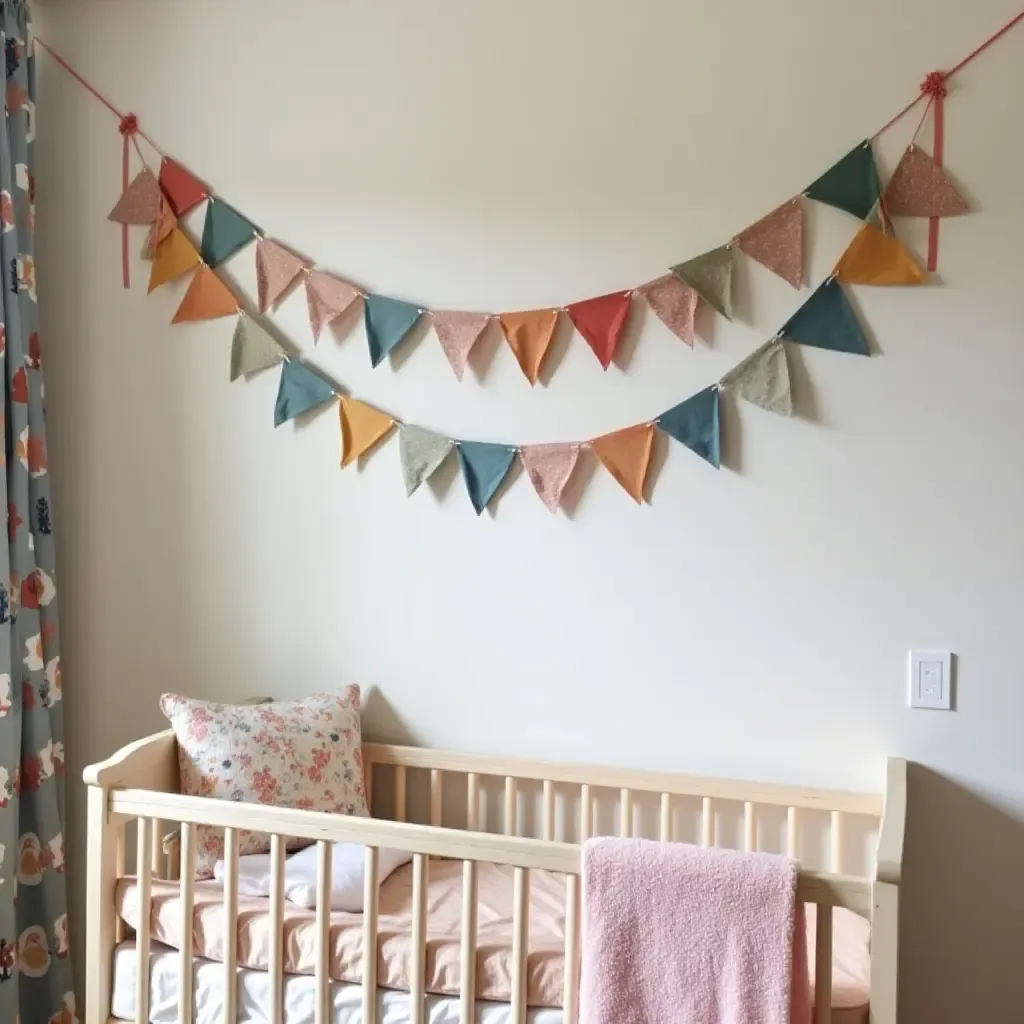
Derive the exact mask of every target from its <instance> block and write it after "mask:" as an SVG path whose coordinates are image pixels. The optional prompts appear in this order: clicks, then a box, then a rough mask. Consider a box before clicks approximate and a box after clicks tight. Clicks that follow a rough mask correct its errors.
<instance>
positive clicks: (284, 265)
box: [256, 237, 308, 313]
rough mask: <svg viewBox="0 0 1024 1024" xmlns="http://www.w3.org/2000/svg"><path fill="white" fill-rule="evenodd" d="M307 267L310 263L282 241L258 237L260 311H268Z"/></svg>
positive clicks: (257, 274)
mask: <svg viewBox="0 0 1024 1024" xmlns="http://www.w3.org/2000/svg"><path fill="white" fill-rule="evenodd" d="M307 267H308V264H307V263H306V261H305V260H304V259H303V258H302V257H301V256H296V255H295V253H293V252H292V251H291V250H290V249H286V248H285V247H284V246H283V245H281V243H280V242H273V241H271V240H270V239H269V238H262V237H261V238H259V239H257V241H256V289H257V292H258V294H259V306H260V312H261V313H266V311H267V310H268V309H270V307H271V306H272V305H273V304H274V303H275V302H277V300H278V299H280V298H281V296H282V295H284V293H285V292H286V291H288V289H289V287H290V286H291V284H292V282H293V281H294V280H295V278H297V277H298V276H299V274H301V273H303V271H305V270H306V269H307Z"/></svg>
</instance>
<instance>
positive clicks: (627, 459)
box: [590, 423, 654, 505]
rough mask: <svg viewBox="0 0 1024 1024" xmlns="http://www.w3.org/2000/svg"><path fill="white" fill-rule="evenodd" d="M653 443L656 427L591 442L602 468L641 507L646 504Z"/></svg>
mask: <svg viewBox="0 0 1024 1024" xmlns="http://www.w3.org/2000/svg"><path fill="white" fill-rule="evenodd" d="M653 442H654V424H653V423H639V424H637V425H636V426H635V427H626V428H625V429H624V430H616V431H614V432H613V433H611V434H605V435H604V436H602V437H597V438H594V440H593V441H591V442H590V446H591V448H593V450H594V454H595V455H596V456H597V457H598V459H599V460H600V461H601V465H602V466H604V468H605V469H607V470H608V472H609V473H611V475H612V476H613V477H615V479H616V480H617V481H618V482H619V484H620V486H621V487H622V488H623V489H624V490H625V492H626V493H627V494H628V495H629V496H630V497H631V498H632V499H633V500H634V501H635V502H636V503H637V504H638V505H639V504H640V503H641V502H642V501H643V500H644V481H645V480H646V479H647V467H648V466H649V465H650V462H651V446H652V444H653Z"/></svg>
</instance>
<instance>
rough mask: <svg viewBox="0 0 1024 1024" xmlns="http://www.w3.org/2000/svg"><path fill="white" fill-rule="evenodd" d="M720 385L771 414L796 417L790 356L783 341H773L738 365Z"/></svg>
mask: <svg viewBox="0 0 1024 1024" xmlns="http://www.w3.org/2000/svg"><path fill="white" fill-rule="evenodd" d="M720 385H721V387H722V388H723V389H724V390H729V391H734V392H735V393H736V394H737V395H739V396H740V398H742V399H744V400H746V401H748V402H750V403H751V404H752V405H757V406H760V407H761V408H762V409H767V410H768V411H769V412H774V413H778V414H779V415H780V416H792V415H793V392H792V384H791V382H790V377H789V357H788V356H787V354H786V345H785V342H783V341H782V339H781V338H772V340H771V341H767V342H765V343H764V344H763V345H762V346H761V347H760V348H759V349H758V350H757V351H756V352H753V353H751V354H750V355H749V356H747V358H746V359H744V360H743V362H741V363H737V364H736V366H734V367H733V368H732V369H731V370H730V371H729V372H728V373H727V374H726V375H725V376H724V377H723V378H722V380H721V382H720Z"/></svg>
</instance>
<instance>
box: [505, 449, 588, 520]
mask: <svg viewBox="0 0 1024 1024" xmlns="http://www.w3.org/2000/svg"><path fill="white" fill-rule="evenodd" d="M579 454H580V448H579V445H577V444H528V445H523V446H522V447H521V448H520V449H519V458H520V461H521V462H522V463H523V469H525V470H526V475H527V476H529V478H530V483H532V484H533V488H534V490H535V491H536V492H537V496H538V497H539V498H540V500H541V501H543V502H544V504H545V505H546V506H547V508H548V511H550V512H557V511H558V505H559V502H560V501H561V500H562V491H564V490H565V485H566V484H567V483H568V482H569V477H571V476H572V471H573V470H574V469H575V468H576V460H577V459H578V458H579Z"/></svg>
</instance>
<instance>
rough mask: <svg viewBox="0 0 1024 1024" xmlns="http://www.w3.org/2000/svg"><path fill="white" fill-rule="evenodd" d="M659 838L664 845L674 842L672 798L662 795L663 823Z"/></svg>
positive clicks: (661, 823)
mask: <svg viewBox="0 0 1024 1024" xmlns="http://www.w3.org/2000/svg"><path fill="white" fill-rule="evenodd" d="M658 838H659V839H660V840H661V841H662V842H663V843H671V842H672V796H671V794H669V793H662V794H661V821H660V823H659V827H658Z"/></svg>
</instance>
